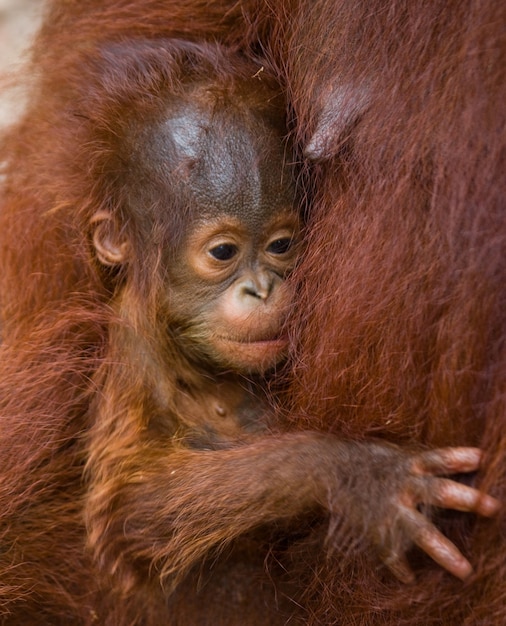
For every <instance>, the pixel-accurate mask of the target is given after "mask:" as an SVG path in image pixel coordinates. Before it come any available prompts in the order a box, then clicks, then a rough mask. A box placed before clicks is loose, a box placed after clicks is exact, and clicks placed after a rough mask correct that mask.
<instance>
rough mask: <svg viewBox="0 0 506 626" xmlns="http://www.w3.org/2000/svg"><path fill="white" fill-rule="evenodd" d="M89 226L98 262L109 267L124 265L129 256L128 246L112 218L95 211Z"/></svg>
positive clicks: (124, 236) (107, 214)
mask: <svg viewBox="0 0 506 626" xmlns="http://www.w3.org/2000/svg"><path fill="white" fill-rule="evenodd" d="M90 225H91V228H92V241H93V247H94V248H95V251H96V253H97V258H98V260H99V261H100V262H101V263H102V264H103V265H107V266H109V267H111V266H113V265H121V264H122V263H125V261H127V260H128V257H129V256H130V244H129V242H128V240H127V238H126V235H125V233H122V232H121V231H120V229H119V228H118V223H117V221H116V220H115V219H114V217H113V216H112V215H111V214H110V213H108V212H107V211H97V213H95V215H94V216H93V217H92V218H91V220H90Z"/></svg>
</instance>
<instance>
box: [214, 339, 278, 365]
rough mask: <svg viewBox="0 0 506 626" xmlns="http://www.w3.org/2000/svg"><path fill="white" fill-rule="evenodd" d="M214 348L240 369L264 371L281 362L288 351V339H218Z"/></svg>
mask: <svg viewBox="0 0 506 626" xmlns="http://www.w3.org/2000/svg"><path fill="white" fill-rule="evenodd" d="M215 347H216V348H217V349H218V351H219V352H220V353H221V354H222V355H223V356H224V357H225V359H226V360H227V361H229V362H231V363H233V364H235V365H236V366H237V367H239V368H240V369H243V368H245V369H253V370H256V371H265V370H266V369H268V368H270V367H272V366H273V365H275V364H276V363H278V362H279V361H281V360H282V359H283V358H284V357H285V356H286V353H287V350H288V337H286V336H278V337H273V336H271V337H266V336H264V337H261V338H260V337H259V338H253V337H251V336H250V337H243V338H241V339H239V338H236V337H223V336H221V337H218V338H217V339H216V341H215Z"/></svg>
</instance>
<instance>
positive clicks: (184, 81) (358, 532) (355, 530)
mask: <svg viewBox="0 0 506 626" xmlns="http://www.w3.org/2000/svg"><path fill="white" fill-rule="evenodd" d="M134 48H135V49H134V53H132V54H129V51H131V48H128V49H123V47H122V45H118V46H115V47H111V48H110V49H109V50H108V52H107V54H105V55H104V58H105V62H106V67H107V63H110V65H111V72H110V74H107V72H105V74H107V75H106V79H104V85H106V87H107V89H108V98H109V100H108V108H107V109H106V114H105V115H104V116H103V117H102V118H100V113H97V111H94V110H93V107H90V111H88V112H87V113H86V116H87V119H89V120H90V122H91V123H95V122H94V115H95V120H97V119H98V120H99V121H100V123H101V124H102V126H101V127H100V128H98V130H96V132H97V136H100V141H101V145H102V146H106V147H105V148H103V156H104V160H103V162H102V164H101V168H100V170H101V172H102V175H103V176H104V177H105V183H104V185H108V187H107V188H108V189H110V190H112V193H111V194H110V195H109V196H108V200H107V202H106V201H105V200H102V203H101V204H100V203H97V204H98V208H97V210H96V211H95V213H94V215H93V217H92V218H91V220H90V225H91V230H92V234H91V236H92V241H93V248H94V251H95V254H96V258H97V259H98V261H99V262H100V265H101V267H102V270H101V271H102V272H103V275H104V280H106V281H108V283H109V284H110V285H111V289H112V290H113V293H114V296H113V306H114V309H115V316H114V318H113V320H112V321H111V324H110V331H109V340H108V341H109V343H108V348H107V355H106V358H105V362H104V364H103V365H102V367H101V369H100V370H99V372H98V375H97V379H96V380H97V384H98V385H99V386H100V388H101V392H100V393H99V394H97V397H96V402H95V406H94V407H93V408H92V414H93V415H94V416H95V418H94V426H93V428H92V431H91V433H90V436H89V441H88V460H87V475H88V480H89V487H88V496H87V503H86V521H87V528H88V541H89V545H90V547H91V549H92V551H93V554H94V556H95V558H96V560H97V562H98V563H99V564H100V566H101V568H102V570H103V571H104V572H105V573H106V574H107V575H110V576H111V577H112V578H113V580H115V583H114V584H115V586H116V587H119V588H121V589H122V590H123V591H124V592H125V593H141V591H140V589H141V588H143V587H150V588H151V593H152V594H159V595H160V598H161V600H160V602H161V605H163V604H164V603H165V606H166V603H167V602H169V606H170V602H172V601H173V600H171V599H170V598H174V597H176V598H177V594H178V593H179V589H181V588H183V589H184V594H185V598H186V603H188V602H189V594H194V596H195V598H194V601H193V602H192V604H193V605H196V606H197V607H198V602H199V601H198V597H199V593H205V591H202V588H206V585H210V586H211V588H213V587H212V585H213V582H212V581H213V578H214V579H216V580H218V582H216V583H214V584H215V586H216V588H218V587H220V586H223V585H227V586H228V588H230V586H234V585H235V588H238V587H239V586H240V585H242V587H241V589H242V590H243V591H244V593H242V592H241V593H242V595H241V594H237V597H235V599H234V598H233V597H232V595H233V594H231V597H230V598H229V602H230V608H229V610H230V612H231V614H233V615H236V616H241V615H242V616H244V615H248V614H249V615H251V614H252V613H251V612H250V613H248V612H249V611H250V610H251V611H252V610H253V609H251V607H252V605H253V604H254V603H255V599H256V597H257V594H258V593H259V591H258V589H257V588H256V585H257V583H256V582H255V581H256V580H257V579H258V577H259V576H261V574H260V573H259V574H258V575H256V574H255V575H252V576H251V577H250V578H249V579H248V580H245V578H244V577H245V574H244V572H245V567H246V565H247V566H248V568H249V569H251V567H250V566H251V554H253V553H256V560H255V563H256V562H258V564H259V571H260V570H262V569H263V566H264V560H265V557H266V556H267V555H268V554H269V551H270V549H271V544H272V542H273V541H274V538H276V540H279V535H280V534H283V533H284V534H285V535H284V536H285V538H286V537H288V538H289V537H290V532H295V531H296V530H297V529H299V531H300V529H301V528H303V529H304V528H307V531H308V532H309V527H310V525H311V524H312V523H313V522H314V520H320V522H321V521H325V520H328V528H329V529H331V530H329V531H328V541H327V543H328V545H327V546H325V545H322V546H321V549H322V551H323V550H326V549H328V548H330V549H335V548H338V547H339V542H340V540H341V539H342V534H343V532H344V531H343V529H346V530H345V532H346V536H349V535H350V533H351V535H352V536H355V537H356V538H357V539H361V540H364V541H367V542H369V544H370V545H371V547H372V548H373V549H374V550H376V551H377V553H378V555H379V556H380V558H381V559H382V561H383V562H384V563H385V564H386V565H387V567H388V568H389V569H390V570H391V571H392V572H393V573H394V574H395V575H396V576H397V577H399V578H400V579H402V580H410V579H411V577H412V573H411V570H410V568H409V566H408V564H407V560H406V557H405V553H406V550H407V549H408V548H409V547H410V546H411V545H412V544H416V545H417V546H419V548H421V549H422V550H423V551H425V552H426V553H427V554H428V555H430V556H431V557H432V558H433V559H434V560H435V561H436V562H437V563H439V564H440V565H441V566H442V567H444V568H446V569H447V570H448V571H449V572H451V573H452V574H454V575H455V576H458V577H460V578H462V579H464V578H466V577H467V576H468V575H469V574H470V572H471V565H470V563H469V562H468V561H467V560H466V558H465V557H464V556H463V555H462V554H461V553H460V552H459V550H458V549H457V548H456V547H455V546H454V545H453V543H452V542H451V541H450V540H448V539H447V538H446V537H444V536H443V535H442V534H441V533H440V532H439V531H438V530H437V528H436V527H435V526H434V525H433V524H432V522H431V520H430V518H428V517H427V516H426V515H424V514H423V513H422V512H420V511H419V510H418V508H417V507H418V506H419V505H424V504H426V505H434V506H437V507H444V508H450V509H456V510H458V511H469V512H474V513H478V514H481V515H492V514H493V513H494V512H495V511H496V509H497V507H498V503H497V501H496V500H495V499H493V498H492V497H490V496H488V495H485V494H482V493H479V492H478V491H477V490H475V489H474V488H471V487H469V486H465V485H463V484H459V483H457V482H454V481H452V480H450V479H448V478H445V477H438V476H439V475H447V474H452V473H461V472H472V471H475V470H476V469H478V467H479V465H480V452H479V450H477V449H475V448H447V449H438V450H428V451H420V449H419V448H417V447H413V449H410V448H407V449H401V448H399V447H396V446H394V445H391V444H389V443H387V442H384V441H366V442H355V441H343V440H340V439H338V438H336V437H334V436H332V435H329V434H325V433H320V432H288V431H287V429H286V428H284V427H283V426H282V425H281V423H280V420H278V419H277V418H276V414H275V410H274V408H273V406H272V404H271V403H270V401H269V397H268V394H267V393H266V388H267V383H268V381H269V380H270V379H271V377H272V376H273V373H274V372H275V370H276V367H277V366H278V365H280V364H281V363H282V362H283V360H285V359H286V357H287V353H288V339H287V334H286V332H285V330H284V322H285V319H286V315H287V311H288V309H289V307H291V306H294V299H295V295H294V293H293V292H292V289H291V284H290V281H287V277H288V276H289V274H290V270H291V269H292V268H293V266H294V263H295V262H296V257H297V252H298V247H299V239H300V234H299V215H298V209H297V201H296V197H295V185H294V178H295V174H294V171H293V166H292V164H291V162H290V161H291V156H290V146H289V144H288V143H287V142H286V141H285V139H284V138H285V135H286V128H285V118H284V104H283V102H282V99H281V98H280V95H279V93H278V92H277V91H276V90H275V88H274V87H273V86H272V85H271V83H270V81H269V80H268V78H266V74H267V72H264V73H262V74H259V75H258V76H255V74H256V73H257V70H258V68H255V67H252V66H251V65H250V64H249V63H243V62H242V61H241V60H233V61H231V60H230V59H228V57H227V56H226V55H225V54H224V53H223V52H221V51H220V50H219V49H216V48H213V47H211V46H206V47H199V46H196V45H194V44H184V43H181V42H177V43H176V44H174V43H171V42H156V43H150V42H144V43H142V44H138V45H137V46H135V47H134ZM202 50H205V55H204V54H203V53H202V52H201V51H202ZM232 62H233V63H234V66H233V70H234V71H233V76H234V77H233V78H230V76H231V73H230V67H229V66H230V63H232ZM227 64H228V65H227ZM227 67H228V69H227ZM221 68H225V69H224V70H223V73H222V72H221ZM113 69H114V71H113ZM122 72H124V73H125V74H126V73H127V72H128V76H129V81H130V86H129V89H130V92H128V93H126V92H125V91H124V90H122V87H123V84H122V83H121V81H120V78H119V77H120V76H121V73H122ZM171 72H172V74H171ZM227 72H228V73H227ZM178 73H179V74H178ZM167 75H170V76H171V77H172V78H171V81H172V82H171V81H169V80H168V79H167ZM177 75H180V79H179V82H177V81H176V78H174V76H177ZM223 76H226V78H223ZM132 77H137V84H136V85H135V84H134V83H133V82H132ZM114 80H116V81H117V82H116V84H115V83H114ZM132 85H134V86H132ZM115 90H116V91H115ZM115 98H116V100H115ZM125 100H126V104H127V105H128V106H126V105H125ZM111 103H112V105H111ZM104 110H105V109H104ZM107 111H108V113H107ZM118 111H121V112H122V115H119V114H118V113H117V112H118ZM107 115H111V116H112V115H115V116H117V119H118V122H116V123H115V126H114V131H110V130H108V129H110V128H111V127H113V125H112V124H108V123H107ZM104 119H105V122H104ZM115 119H116V118H115ZM99 126H100V124H99ZM100 133H101V134H100ZM336 269H338V268H336ZM336 417H337V416H336ZM337 529H339V530H337ZM288 543H289V541H288ZM251 546H253V549H252V547H251ZM280 558H282V557H280ZM223 564H225V565H224V566H223ZM249 569H248V572H249ZM224 572H226V573H224ZM248 576H250V573H248ZM220 577H221V578H220ZM270 584H271V586H272V589H273V591H272V593H271V595H270V596H269V597H270V602H271V604H272V606H271V607H270V608H265V607H264V608H262V607H260V608H258V607H257V608H256V609H255V610H256V611H257V614H256V615H257V616H256V617H255V618H254V619H256V620H257V622H256V623H278V622H277V621H276V618H273V617H272V616H270V617H269V618H265V620H262V618H261V617H260V618H259V617H258V611H260V612H262V611H265V615H267V614H268V613H269V611H272V612H273V615H274V614H276V611H277V609H276V608H273V607H275V606H277V604H276V603H277V602H278V600H277V599H276V598H275V595H276V592H275V590H276V589H277V588H279V584H280V583H279V584H278V581H277V579H276V573H275V572H274V571H273V572H271V573H270ZM284 593H288V592H284ZM171 594H172V595H171ZM169 596H170V598H169V600H167V598H168V597H169ZM293 600H294V604H293V605H290V606H291V609H288V611H290V610H292V611H296V600H297V598H296V597H295V598H293ZM152 601H153V600H150V602H152ZM160 610H161V609H160ZM195 610H196V611H197V612H198V608H196V609H195ZM202 619H203V622H202V623H205V618H202ZM237 619H239V618H237ZM240 619H242V617H241V618H240ZM244 619H246V618H244ZM252 619H253V618H252ZM285 619H286V612H285V615H284V616H282V615H281V609H280V614H279V623H285V621H284V620H285ZM193 620H194V621H193V622H192V621H191V619H190V621H189V622H188V623H200V622H199V618H198V617H194V618H193ZM258 620H260V621H258ZM232 622H233V621H232ZM232 622H230V623H232ZM178 623H179V622H178ZM224 623H225V621H224ZM226 623H229V622H228V621H226ZM237 623H239V622H237ZM241 623H249V622H248V621H247V620H246V621H244V622H243V621H241ZM252 623H253V622H252Z"/></svg>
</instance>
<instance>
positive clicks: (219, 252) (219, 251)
mask: <svg viewBox="0 0 506 626" xmlns="http://www.w3.org/2000/svg"><path fill="white" fill-rule="evenodd" d="M209 254H210V255H211V256H212V257H213V258H215V259H216V260H217V261H229V260H230V259H232V258H233V257H235V255H236V254H237V246H234V244H231V243H222V244H220V245H219V246H215V247H214V248H211V250H209Z"/></svg>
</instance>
